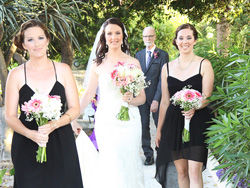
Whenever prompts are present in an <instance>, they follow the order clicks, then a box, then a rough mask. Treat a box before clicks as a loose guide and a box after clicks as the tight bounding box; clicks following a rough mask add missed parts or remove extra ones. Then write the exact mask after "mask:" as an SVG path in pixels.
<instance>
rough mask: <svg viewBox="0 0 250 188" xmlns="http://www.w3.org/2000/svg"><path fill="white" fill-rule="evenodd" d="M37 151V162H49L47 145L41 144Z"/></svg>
mask: <svg viewBox="0 0 250 188" xmlns="http://www.w3.org/2000/svg"><path fill="white" fill-rule="evenodd" d="M36 153H37V155H36V162H39V163H43V162H47V155H46V147H41V146H39V147H38V150H37V152H36Z"/></svg>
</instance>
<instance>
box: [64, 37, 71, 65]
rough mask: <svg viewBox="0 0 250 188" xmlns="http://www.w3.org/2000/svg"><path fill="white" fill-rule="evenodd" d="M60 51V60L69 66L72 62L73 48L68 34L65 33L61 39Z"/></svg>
mask: <svg viewBox="0 0 250 188" xmlns="http://www.w3.org/2000/svg"><path fill="white" fill-rule="evenodd" d="M61 52H62V59H61V62H63V63H66V64H68V65H69V66H70V67H71V65H72V62H73V50H72V45H71V41H70V37H69V36H68V35H66V37H65V38H63V39H62V40H61Z"/></svg>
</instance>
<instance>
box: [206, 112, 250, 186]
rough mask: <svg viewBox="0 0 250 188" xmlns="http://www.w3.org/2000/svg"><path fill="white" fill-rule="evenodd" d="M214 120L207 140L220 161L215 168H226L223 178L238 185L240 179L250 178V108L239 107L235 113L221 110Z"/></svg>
mask: <svg viewBox="0 0 250 188" xmlns="http://www.w3.org/2000/svg"><path fill="white" fill-rule="evenodd" d="M213 121H214V123H215V124H214V125H212V126H211V127H210V128H209V129H208V130H209V131H208V136H209V139H208V141H207V142H208V144H209V148H211V149H212V151H213V152H212V154H213V155H215V156H217V157H218V160H219V161H220V165H219V166H217V167H216V168H215V169H214V170H218V169H221V168H226V169H227V170H226V172H225V174H224V175H223V176H222V177H221V178H222V180H225V179H227V180H228V181H229V182H234V187H236V186H237V184H238V182H239V181H240V180H243V179H247V180H249V179H250V109H249V108H244V109H238V110H236V111H235V113H233V112H230V113H226V112H224V111H220V113H219V116H218V117H217V118H216V119H213ZM235 175H237V179H236V180H235V181H234V180H233V178H234V176H235Z"/></svg>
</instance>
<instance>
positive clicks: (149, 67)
mask: <svg viewBox="0 0 250 188" xmlns="http://www.w3.org/2000/svg"><path fill="white" fill-rule="evenodd" d="M155 40H156V34H155V30H154V28H153V27H151V26H150V27H146V28H144V30H143V41H144V44H145V46H146V48H145V49H143V50H141V51H139V52H137V53H136V55H135V58H136V59H138V60H139V62H140V64H141V68H142V71H143V72H144V75H145V76H146V81H149V80H150V81H151V84H150V85H149V87H148V88H146V89H145V92H146V102H145V104H143V105H141V106H139V110H140V114H141V121H142V149H143V152H144V155H145V157H146V160H145V162H144V164H145V165H152V164H153V163H154V152H153V149H152V147H151V136H150V127H149V123H150V112H152V116H153V119H154V123H155V125H156V126H157V123H158V115H159V105H160V100H161V69H162V66H163V65H164V64H165V63H167V62H168V61H169V57H168V53H167V52H165V51H163V50H161V49H159V48H157V47H156V45H155Z"/></svg>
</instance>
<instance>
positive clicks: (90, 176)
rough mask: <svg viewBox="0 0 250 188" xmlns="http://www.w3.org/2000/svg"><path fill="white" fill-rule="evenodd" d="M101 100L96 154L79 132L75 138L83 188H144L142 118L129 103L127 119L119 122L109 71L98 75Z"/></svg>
mask: <svg viewBox="0 0 250 188" xmlns="http://www.w3.org/2000/svg"><path fill="white" fill-rule="evenodd" d="M99 89H100V101H99V103H98V107H97V111H96V114H95V134H96V140H97V144H98V148H99V153H98V152H97V151H96V150H95V147H94V145H93V144H92V143H91V141H90V139H89V138H88V137H87V135H85V133H84V131H81V133H80V135H79V136H78V138H77V139H76V143H77V149H78V155H79V160H80V166H81V171H82V178H83V184H84V188H101V187H103V188H144V178H143V170H142V160H141V157H140V148H141V117H140V113H139V109H138V107H135V106H131V105H129V116H130V121H120V120H117V119H116V115H117V114H118V112H119V111H120V108H121V103H122V100H121V97H122V94H121V93H120V90H119V89H118V88H117V87H115V86H114V85H113V84H112V82H111V76H110V74H109V73H102V74H101V75H100V76H99Z"/></svg>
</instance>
